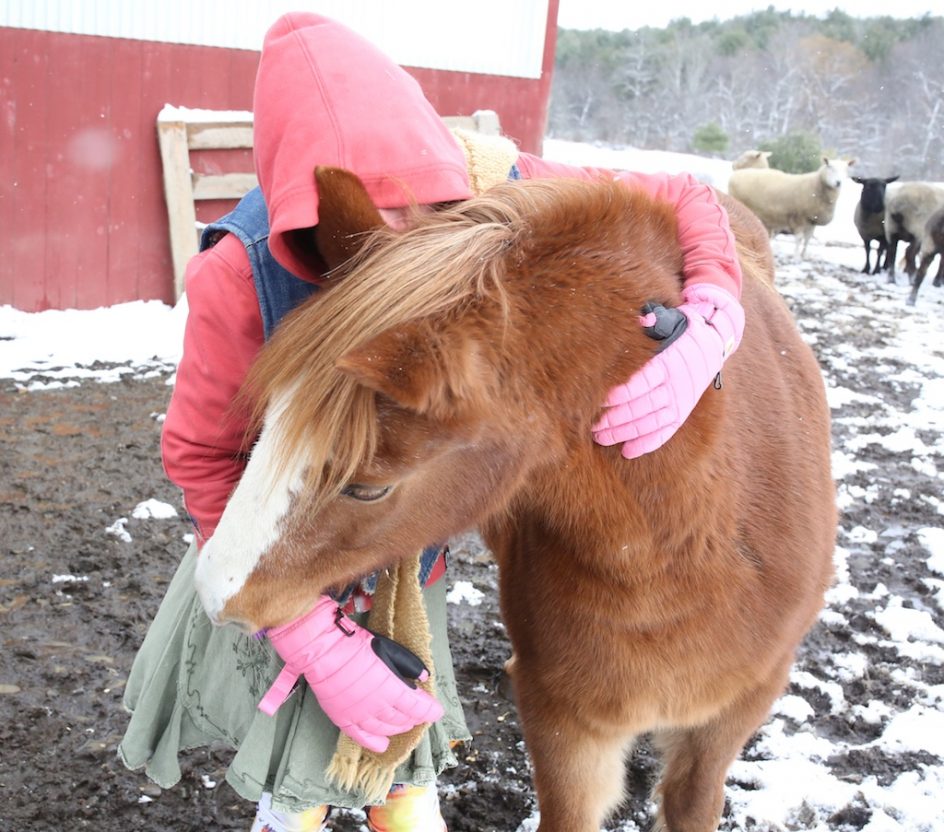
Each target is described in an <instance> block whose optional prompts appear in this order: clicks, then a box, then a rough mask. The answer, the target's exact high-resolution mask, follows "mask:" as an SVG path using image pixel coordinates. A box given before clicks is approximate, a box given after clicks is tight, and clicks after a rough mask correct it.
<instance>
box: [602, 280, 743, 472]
mask: <svg viewBox="0 0 944 832" xmlns="http://www.w3.org/2000/svg"><path fill="white" fill-rule="evenodd" d="M682 297H683V298H684V301H685V302H684V303H683V304H682V305H681V306H678V307H676V308H667V307H664V306H662V305H660V304H647V305H646V308H644V309H643V312H644V314H643V315H642V317H640V319H639V322H640V323H641V324H642V326H644V327H645V328H646V334H647V335H650V336H651V337H653V338H656V339H658V340H664V341H665V345H664V346H663V347H662V349H661V351H660V352H658V353H657V354H656V355H655V356H653V357H652V358H651V359H650V360H649V362H648V363H646V364H645V365H644V366H643V367H642V368H641V369H640V370H638V371H637V372H636V373H634V374H633V376H632V378H630V380H629V381H627V382H626V383H625V384H620V385H619V386H618V387H614V388H613V389H612V390H610V393H609V395H608V396H607V399H606V402H605V403H604V410H603V415H602V416H601V417H600V419H599V421H598V422H597V423H596V424H595V425H594V426H593V438H594V440H595V441H596V442H598V443H599V444H600V445H616V444H618V443H620V442H622V443H623V447H622V454H623V456H624V457H626V458H627V459H634V458H635V457H638V456H642V455H643V454H647V453H649V452H650V451H654V450H656V448H660V447H662V445H664V444H665V443H666V442H667V441H668V440H669V439H670V438H671V437H672V435H673V434H674V433H675V431H677V430H678V429H679V427H681V425H682V423H683V422H684V421H685V420H686V419H687V418H688V415H689V414H690V413H691V412H692V410H694V408H695V405H696V404H697V403H698V400H699V399H700V398H701V394H702V393H704V392H705V390H706V389H707V387H708V385H709V384H711V382H712V380H713V379H714V378H715V377H716V376H717V375H718V373H719V372H721V365H722V364H724V362H725V359H726V358H727V357H728V356H729V355H731V353H733V352H734V351H735V350H736V349H737V347H738V344H740V342H741V335H742V333H743V332H744V309H743V307H742V306H741V304H740V303H739V302H738V300H737V298H735V297H734V296H733V295H732V294H731V293H730V292H727V291H725V290H724V289H722V288H720V287H718V286H714V285H712V284H709V283H696V284H694V285H692V286H686V287H685V289H683V290H682Z"/></svg>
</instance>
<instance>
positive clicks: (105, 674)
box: [0, 270, 944, 832]
mask: <svg viewBox="0 0 944 832" xmlns="http://www.w3.org/2000/svg"><path fill="white" fill-rule="evenodd" d="M836 274H837V275H838V276H839V278H840V279H841V280H845V281H848V283H849V286H850V292H851V291H852V290H853V288H854V287H856V286H860V285H861V283H860V281H861V278H860V277H859V276H858V275H856V274H855V273H853V272H851V271H848V273H846V272H843V271H842V270H836ZM810 326H814V327H815V322H814V323H813V324H807V328H809V327H810ZM842 337H844V338H847V339H848V340H849V343H851V344H854V345H856V346H862V345H864V344H866V343H873V342H875V341H876V339H881V338H883V337H885V336H884V335H883V333H882V332H881V331H880V330H879V329H868V328H861V327H855V328H854V331H853V330H852V329H850V331H849V332H846V333H842ZM886 375H887V374H886ZM168 376H169V368H168V369H166V370H165V371H162V372H160V373H158V374H157V375H156V376H154V377H151V378H146V379H134V378H131V377H130V376H129V377H127V378H126V380H125V381H124V382H122V383H118V384H100V383H96V382H91V381H86V382H83V383H82V384H81V386H79V387H75V388H71V389H63V390H51V391H43V392H22V391H18V390H17V389H16V387H15V386H14V385H13V383H12V382H10V381H9V380H0V633H2V651H0V832H46V830H49V831H50V832H52V830H57V831H58V830H66V829H68V830H70V831H71V830H78V829H94V830H97V832H127V830H133V829H148V830H153V831H154V832H163V831H165V830H166V832H170V831H171V830H173V831H174V832H189V830H193V832H197V830H200V832H204V830H217V829H221V830H225V829H233V830H248V828H249V824H250V818H251V814H252V808H251V807H250V806H248V805H247V804H246V803H245V802H244V801H242V800H241V799H240V798H239V797H237V795H236V794H235V793H234V792H233V791H232V790H231V789H230V788H229V786H227V785H226V784H225V783H224V782H223V776H224V771H225V767H226V761H227V752H226V751H225V750H224V749H211V750H202V751H199V752H194V753H191V754H190V755H189V756H188V757H187V760H186V765H185V768H184V772H185V773H184V778H183V781H182V782H181V783H180V784H179V785H178V786H177V787H175V788H174V789H171V790H168V791H162V790H161V789H159V788H158V787H156V786H154V785H153V784H151V783H149V782H148V781H147V780H146V778H145V777H144V775H143V774H141V773H135V772H130V771H127V770H126V769H125V768H124V767H123V766H122V764H121V763H120V762H119V760H118V758H117V756H116V746H117V744H118V742H119V739H120V737H121V735H122V732H123V730H124V728H125V724H126V721H127V716H126V714H125V712H124V711H123V709H122V707H121V696H122V688H123V685H124V682H125V679H126V677H127V673H128V670H129V667H130V665H131V661H132V658H133V656H134V653H135V650H136V648H137V647H138V645H139V644H140V642H141V640H142V638H143V636H144V633H145V630H146V628H147V626H148V622H149V621H150V619H151V617H152V616H153V614H154V612H155V610H156V609H157V605H158V603H159V601H160V599H161V596H162V593H163V591H164V589H165V587H166V586H167V583H168V580H169V579H170V577H171V576H172V574H173V572H174V569H175V567H176V564H177V562H178V560H179V558H180V557H181V556H182V554H183V552H184V549H185V544H184V543H183V536H184V535H185V534H186V533H187V532H188V531H189V529H188V527H187V524H186V522H185V521H184V520H183V519H182V518H180V519H176V520H161V521H156V520H135V519H129V520H128V522H127V526H126V529H127V531H128V533H129V534H130V535H131V538H132V541H131V542H130V543H129V542H125V541H123V540H121V539H119V538H118V537H115V536H114V535H110V534H107V533H106V531H105V530H106V528H107V527H109V526H111V525H112V524H113V523H114V522H115V521H116V520H117V519H118V518H121V517H129V516H130V512H131V510H132V508H133V507H134V506H135V505H136V504H137V503H138V502H140V501H142V500H146V499H148V498H156V499H158V500H161V501H164V502H167V503H171V504H173V505H178V504H179V500H178V495H177V492H176V489H175V488H174V487H173V486H172V485H170V484H169V483H168V482H167V481H165V479H164V477H163V473H162V470H161V466H160V455H159V447H158V442H159V435H160V428H161V424H160V419H159V416H160V414H162V413H163V412H164V410H165V408H166V405H167V401H168V397H169V393H170V388H169V387H168V385H167V383H166V381H167V378H168ZM842 383H843V384H844V385H845V386H847V387H849V388H850V389H860V390H861V391H862V392H868V393H869V394H872V395H879V396H881V397H882V399H883V401H884V402H885V403H886V404H888V405H889V406H892V407H900V408H902V409H906V408H908V407H909V403H910V402H911V400H912V398H913V397H914V394H915V391H914V389H913V388H909V386H908V385H903V384H898V383H891V382H889V381H888V380H887V378H886V379H884V380H883V374H882V373H881V372H880V371H879V370H878V369H877V370H876V372H875V373H871V374H870V373H860V374H850V375H849V377H848V378H845V379H843V382H842ZM853 407H854V406H853ZM837 430H840V431H841V430H843V428H842V427H841V426H840V427H838V428H837ZM862 454H863V456H864V458H866V459H869V460H870V461H872V462H875V463H877V464H878V465H879V475H878V476H879V478H880V479H884V480H885V481H886V482H887V487H886V486H885V485H883V486H881V487H880V488H878V489H877V491H875V493H874V495H873V497H874V498H873V499H871V501H868V502H867V501H861V502H857V503H856V504H854V505H852V506H850V507H849V508H847V509H846V510H845V513H844V516H843V519H842V523H843V526H844V527H846V528H852V527H855V526H858V525H862V526H866V527H868V528H877V527H881V526H883V525H884V526H892V525H895V524H902V523H905V524H906V525H907V526H908V527H909V528H912V529H913V528H917V527H920V526H922V525H927V526H933V525H941V517H940V514H937V513H936V512H935V510H934V507H933V506H932V505H931V504H929V503H928V502H926V501H920V500H910V501H906V500H903V499H901V497H900V494H901V492H900V489H911V490H912V492H913V493H919V492H921V491H922V490H925V491H926V490H927V489H929V488H931V489H932V490H933V489H935V488H936V489H938V490H939V488H940V480H938V481H937V484H935V483H933V482H929V481H928V480H927V475H923V474H921V473H920V472H917V471H916V470H915V469H914V468H912V467H909V466H907V465H903V464H902V461H901V459H899V458H898V457H896V455H895V454H891V453H885V452H883V451H882V449H881V448H880V447H878V446H875V445H869V446H867V447H866V448H864V449H863V450H862ZM938 466H939V468H944V460H940V459H939V460H938ZM869 476H870V477H872V479H869V480H868V481H866V479H865V477H866V475H865V474H861V475H855V476H854V477H853V478H852V481H853V482H857V480H856V477H861V478H862V482H861V484H862V485H863V487H867V486H869V485H871V484H873V483H874V482H875V479H874V476H873V475H871V474H870V475H869ZM922 478H924V479H922ZM893 486H894V487H893ZM896 488H897V489H899V492H898V493H899V496H898V497H896V496H895V489H896ZM452 550H453V555H454V556H453V562H452V571H451V574H450V576H448V580H450V581H451V582H454V581H456V580H464V581H470V582H472V583H473V584H474V585H475V586H476V587H477V588H479V589H481V590H484V591H485V592H486V594H485V597H484V599H483V601H482V603H481V604H480V605H478V606H472V605H469V604H468V603H462V604H453V605H450V615H451V619H452V620H451V633H452V640H453V649H454V653H455V659H456V666H457V671H458V679H459V685H460V693H461V694H462V697H463V701H464V703H465V707H466V713H467V717H468V721H469V725H470V728H471V729H472V731H473V733H474V735H475V739H474V741H473V742H472V743H471V744H470V745H468V746H467V747H464V748H462V749H460V755H459V756H460V758H461V765H460V766H459V767H458V768H457V769H455V770H454V771H451V772H449V773H447V775H446V776H445V777H444V778H443V780H442V793H443V796H444V801H443V807H444V815H445V818H446V820H447V823H448V826H449V829H450V830H451V831H452V832H463V831H464V830H466V831H468V832H489V830H496V832H514V830H516V829H517V828H518V826H519V824H520V823H521V821H522V820H524V819H525V818H527V817H529V816H530V815H531V814H532V812H533V798H532V792H531V788H530V783H529V777H528V763H527V759H526V756H525V751H524V746H523V743H522V738H521V735H520V732H519V728H518V724H517V721H516V716H515V709H514V706H513V704H512V703H511V701H509V699H508V698H507V697H506V696H505V694H504V693H503V686H502V684H501V667H502V663H503V661H504V660H505V658H506V657H507V656H508V654H509V647H508V644H507V643H506V641H505V638H504V636H503V632H502V628H501V625H500V623H499V620H498V616H497V612H496V604H495V594H494V592H489V591H488V590H489V589H490V588H494V586H495V582H496V573H495V567H494V565H493V563H492V562H491V560H490V558H489V556H488V554H487V552H485V551H483V549H482V547H481V545H480V544H479V542H478V539H477V538H476V537H475V536H474V535H471V534H470V535H468V536H466V537H463V538H461V539H459V540H457V541H455V543H454V545H453V549H452ZM874 551H875V552H876V554H875V556H874V557H873V556H872V550H870V549H869V547H868V546H865V547H862V548H861V549H860V550H859V551H856V552H854V553H853V555H852V557H850V569H851V570H852V571H853V572H854V573H855V574H854V576H853V583H855V582H856V580H855V575H858V576H859V578H860V579H861V583H862V584H863V585H864V586H869V585H874V584H875V583H877V582H879V581H882V582H884V583H885V584H886V585H887V586H889V587H892V588H894V590H895V591H896V592H899V593H901V594H904V595H905V596H910V597H914V598H915V599H916V600H917V601H918V602H920V600H921V599H922V598H926V596H927V595H928V593H929V590H928V588H927V586H926V585H925V584H924V583H923V578H925V577H927V576H928V573H927V570H926V567H925V564H924V562H923V560H922V559H921V557H919V556H918V553H919V547H918V546H917V545H916V544H915V542H914V539H913V538H909V537H908V535H907V534H906V535H904V537H903V541H902V547H901V548H900V549H899V552H898V557H897V558H896V559H895V561H894V562H892V563H889V562H887V561H889V560H891V559H889V558H885V559H884V560H883V559H882V558H880V557H879V556H878V554H877V552H878V549H875V550H874ZM909 551H912V552H913V553H914V557H915V560H914V563H913V565H912V566H911V567H906V568H902V563H903V562H907V558H908V556H909V555H908V553H909ZM923 557H925V558H926V553H925V554H924V556H923ZM63 575H69V576H77V577H80V578H82V580H79V581H61V580H60V581H56V580H55V577H54V576H63ZM865 603H867V602H866V601H864V600H861V599H860V600H852V601H850V604H849V608H848V609H845V610H844V611H843V612H844V615H845V616H846V623H845V624H842V623H835V622H834V623H831V624H829V625H827V624H824V623H820V624H818V625H817V627H816V629H815V630H814V632H813V633H812V634H811V636H810V638H809V640H808V641H807V644H806V646H805V647H804V650H803V654H802V656H801V663H802V664H803V666H804V667H805V669H807V670H809V671H810V672H812V673H814V674H815V675H817V676H819V677H821V678H830V675H831V669H830V668H829V667H828V666H827V665H828V663H829V656H830V655H831V654H833V653H835V652H837V651H847V650H849V649H850V645H851V644H852V640H853V639H854V637H855V636H856V635H857V634H858V633H869V632H871V631H873V630H875V629H876V625H875V623H874V621H873V620H872V619H871V618H870V617H869V616H868V615H865V614H864V609H858V608H856V606H855V605H856V604H865ZM938 620H940V618H939V617H938ZM883 649H884V648H881V647H879V646H876V645H871V646H870V645H866V646H865V647H864V648H863V650H864V651H865V652H866V653H867V654H868V658H869V662H870V664H871V667H872V670H871V672H870V673H869V675H868V676H867V677H866V678H864V679H858V680H855V681H854V682H852V683H850V684H849V685H848V686H846V688H845V689H844V693H845V696H846V700H847V704H848V706H849V707H850V708H851V707H853V706H854V705H856V704H861V705H863V706H867V705H868V704H869V702H870V701H872V700H875V699H878V700H881V701H887V702H894V701H895V700H896V698H897V699H899V700H900V698H901V697H902V696H906V695H907V692H906V691H904V692H903V690H902V688H901V686H900V685H899V684H898V683H897V682H896V681H895V680H894V678H893V676H892V672H893V671H894V669H895V668H896V667H897V666H898V665H899V663H900V658H899V657H898V656H897V655H894V654H893V652H894V651H888V652H887V653H886V654H883V653H882V650H883ZM922 672H924V673H925V674H926V676H925V681H926V682H927V684H929V685H930V684H941V683H942V682H944V673H942V669H941V668H940V667H934V666H931V665H929V666H927V667H925V668H923V669H922ZM805 694H806V696H807V698H809V695H810V694H809V691H805ZM823 700H824V701H822V702H816V700H815V697H814V699H813V704H814V709H815V711H816V715H815V717H814V718H813V719H812V725H813V726H814V729H815V730H816V731H817V732H822V733H824V734H826V735H829V736H837V735H848V736H859V737H860V738H862V739H865V738H866V737H867V736H868V735H869V732H875V731H877V730H878V729H877V728H876V726H874V725H871V724H869V723H866V722H865V721H861V722H858V723H857V722H850V721H849V720H848V719H846V718H844V717H843V718H839V717H837V716H836V715H835V714H832V713H831V711H830V706H829V702H828V701H826V698H825V697H823ZM754 753H756V752H755V751H754V750H753V749H752V747H751V746H749V747H748V749H747V750H746V752H745V754H746V755H747V756H748V758H750V756H751V755H752V754H754ZM928 762H934V760H928V759H921V758H920V755H918V757H917V758H916V757H915V756H914V755H910V756H909V755H901V756H896V757H889V756H888V755H887V754H886V753H884V752H883V751H881V750H880V749H874V750H873V752H861V753H857V755H856V756H855V759H845V760H844V759H836V760H831V761H830V763H829V764H830V768H831V770H832V771H833V773H834V774H836V773H837V772H838V774H839V775H840V776H842V777H843V778H844V779H851V780H852V781H855V778H861V777H863V776H864V774H867V773H871V774H876V775H878V776H879V777H880V778H886V779H889V778H893V777H894V776H895V774H897V773H899V772H900V771H902V770H905V769H907V768H909V767H918V766H920V765H921V764H923V763H928ZM654 773H655V768H654V765H653V762H652V760H651V758H650V755H649V753H648V751H647V749H646V746H645V745H643V746H642V747H641V748H640V750H639V751H638V752H637V753H636V756H635V758H634V760H633V765H632V768H631V773H630V776H629V784H628V785H629V792H630V795H631V799H630V800H629V801H628V802H627V804H626V805H625V807H624V808H623V809H622V810H621V811H620V813H619V814H618V815H617V816H616V817H615V818H614V819H613V821H612V822H611V824H610V828H611V829H617V828H633V824H631V823H629V821H634V822H635V824H638V827H639V828H640V829H644V828H646V820H645V819H646V818H647V816H648V812H649V806H648V801H647V791H648V788H649V786H650V785H651V781H652V778H653V776H654ZM869 816H870V812H869V810H868V809H867V808H863V807H861V806H859V807H857V806H856V805H852V804H850V806H848V807H847V808H846V809H845V810H843V811H842V812H840V813H837V815H836V816H835V817H834V818H831V819H829V823H828V828H829V829H830V830H836V832H842V831H843V830H856V829H861V828H863V827H864V826H865V825H866V824H867V823H868V821H869ZM330 828H332V829H334V830H344V832H353V830H357V829H359V828H360V822H359V819H358V817H357V815H356V814H344V815H342V816H339V817H336V818H335V819H333V820H332V821H331V826H330ZM724 828H729V827H728V826H727V824H726V825H725V827H724ZM794 828H797V829H803V828H812V827H811V826H804V825H803V822H802V818H800V819H798V821H797V825H796V826H795V827H794Z"/></svg>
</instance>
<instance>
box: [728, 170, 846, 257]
mask: <svg viewBox="0 0 944 832" xmlns="http://www.w3.org/2000/svg"><path fill="white" fill-rule="evenodd" d="M853 164H855V159H849V160H845V159H827V158H825V157H824V158H823V164H822V165H821V166H820V168H819V170H815V171H813V172H812V173H784V172H783V171H780V170H774V169H772V168H769V169H767V170H764V169H759V168H742V169H741V170H735V171H732V172H731V177H730V179H729V180H728V193H730V194H731V196H733V197H734V198H735V199H738V200H740V201H741V202H743V203H744V204H745V205H746V206H747V207H748V208H750V209H751V210H752V211H753V212H754V213H755V214H757V216H758V218H759V219H760V221H761V222H762V223H763V224H764V225H765V226H766V228H767V231H768V232H769V233H770V235H771V236H773V235H774V234H776V233H778V232H780V231H788V232H790V233H791V234H794V235H796V254H798V255H799V256H800V257H806V247H807V245H808V244H809V242H810V237H812V236H813V230H814V229H815V227H816V226H817V225H826V224H828V223H829V222H831V221H832V218H833V214H834V213H835V212H836V200H837V199H839V189H840V187H841V186H842V182H843V180H844V179H845V178H846V177H847V175H848V173H849V166H850V165H853Z"/></svg>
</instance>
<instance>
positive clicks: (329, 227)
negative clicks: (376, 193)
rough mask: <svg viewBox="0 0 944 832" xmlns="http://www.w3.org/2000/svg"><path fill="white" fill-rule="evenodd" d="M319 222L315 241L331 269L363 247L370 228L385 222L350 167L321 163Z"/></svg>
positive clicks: (318, 174)
mask: <svg viewBox="0 0 944 832" xmlns="http://www.w3.org/2000/svg"><path fill="white" fill-rule="evenodd" d="M315 182H316V183H317V185H318V225H317V226H315V230H314V234H315V245H316V246H317V248H318V253H319V254H320V255H321V258H322V259H323V260H324V262H325V264H326V265H327V266H328V268H329V269H333V268H335V267H336V266H340V265H341V264H342V263H343V262H344V261H345V260H347V259H349V258H350V257H351V255H353V254H355V253H356V252H357V250H358V249H359V248H360V245H361V241H362V240H363V238H364V234H365V233H366V232H367V231H372V230H373V229H375V228H379V227H380V226H382V225H384V221H383V219H382V218H381V216H380V212H379V211H378V210H377V208H376V206H375V205H374V203H373V202H371V199H370V197H369V196H368V194H367V190H366V189H365V188H364V185H363V183H362V182H361V180H360V179H358V178H357V176H356V175H355V174H353V173H351V172H350V171H349V170H344V169H343V168H331V167H324V166H322V165H319V166H318V167H316V168H315Z"/></svg>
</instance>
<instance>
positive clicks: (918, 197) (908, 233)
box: [885, 182, 944, 283]
mask: <svg viewBox="0 0 944 832" xmlns="http://www.w3.org/2000/svg"><path fill="white" fill-rule="evenodd" d="M941 206H944V184H941V183H939V182H899V183H898V186H897V187H896V188H895V190H894V192H892V191H891V190H889V192H888V194H886V196H885V239H886V240H887V241H888V254H887V255H886V258H885V268H886V269H888V282H889V283H894V282H895V257H896V255H897V251H898V243H899V242H907V243H911V244H912V245H909V246H908V250H907V252H906V253H905V273H906V274H908V275H909V276H914V273H915V271H916V265H915V257H916V255H917V249H918V247H919V245H920V243H921V238H922V237H923V235H924V230H925V226H926V225H927V222H928V219H930V217H931V215H932V214H933V213H934V212H935V211H936V210H937V209H938V208H940V207H941Z"/></svg>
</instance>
